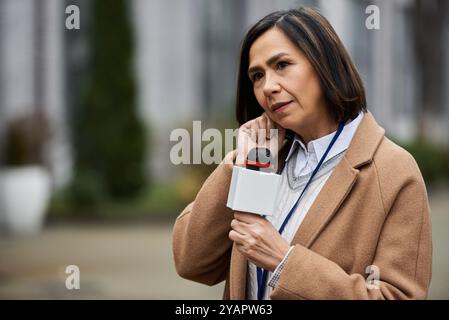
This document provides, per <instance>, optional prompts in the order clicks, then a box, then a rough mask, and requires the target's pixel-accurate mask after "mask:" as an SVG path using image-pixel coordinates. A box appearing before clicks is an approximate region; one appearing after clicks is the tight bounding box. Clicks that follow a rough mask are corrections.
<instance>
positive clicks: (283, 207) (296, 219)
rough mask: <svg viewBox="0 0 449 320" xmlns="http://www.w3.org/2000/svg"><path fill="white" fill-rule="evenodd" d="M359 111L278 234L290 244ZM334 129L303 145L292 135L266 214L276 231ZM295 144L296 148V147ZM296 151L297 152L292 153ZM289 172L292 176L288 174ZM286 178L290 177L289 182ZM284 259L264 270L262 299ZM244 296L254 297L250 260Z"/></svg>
mask: <svg viewBox="0 0 449 320" xmlns="http://www.w3.org/2000/svg"><path fill="white" fill-rule="evenodd" d="M363 116H364V114H363V112H360V113H359V115H358V116H357V117H356V118H355V119H354V120H352V121H351V122H350V123H348V124H347V125H345V127H344V129H343V131H342V132H341V134H340V136H339V137H338V139H337V140H336V141H335V144H334V146H333V147H332V149H331V150H330V151H329V153H328V154H327V156H326V159H325V160H324V161H323V165H322V166H321V168H320V170H319V171H318V173H317V175H316V177H315V178H314V179H313V181H312V182H311V184H310V186H309V188H308V189H307V191H306V192H305V193H304V195H303V197H302V198H301V201H300V202H299V203H298V206H297V208H296V211H295V212H294V214H293V215H292V217H291V219H290V220H289V221H288V223H287V225H286V227H285V229H284V232H283V233H282V237H283V238H284V239H285V240H286V241H287V242H288V243H291V241H292V240H293V237H294V235H295V233H296V231H297V230H298V228H299V226H300V225H301V223H302V221H303V220H304V218H305V216H306V214H307V212H308V211H309V209H310V207H311V206H312V204H313V202H314V201H315V199H316V197H317V196H318V194H319V192H320V191H321V189H322V187H323V186H324V184H325V183H326V181H327V179H328V178H329V177H330V175H331V174H332V172H333V170H334V168H335V167H336V166H337V165H338V163H339V161H340V160H341V159H342V157H343V155H344V152H345V151H346V149H347V148H348V147H349V145H350V143H351V140H352V138H353V136H354V134H355V132H356V130H357V128H358V126H359V124H360V122H361V121H362V119H363ZM334 134H335V132H333V133H330V134H328V135H326V136H324V137H321V138H318V139H316V140H313V141H310V142H309V143H308V144H307V148H306V147H305V145H304V143H303V142H302V141H301V140H300V139H299V137H297V136H296V137H295V140H294V142H293V143H292V146H291V148H290V151H289V153H288V156H287V158H286V159H285V162H286V164H285V167H284V170H283V171H282V174H281V185H280V190H279V193H278V194H279V196H278V199H277V205H276V208H275V212H274V215H273V216H267V219H268V220H269V221H270V222H271V223H272V224H273V226H274V227H275V228H276V229H277V230H279V228H280V226H281V225H282V222H283V221H284V219H285V217H286V216H287V214H288V211H289V210H290V208H292V207H293V205H294V203H295V202H296V200H297V199H298V196H299V194H300V193H301V191H302V189H303V188H304V186H305V184H306V182H307V180H308V179H309V176H310V174H311V173H312V172H313V170H314V169H315V167H316V165H317V164H318V162H319V160H320V159H321V157H322V156H323V155H324V153H325V152H326V149H327V147H328V146H329V143H330V142H331V140H332V138H333V136H334ZM298 146H299V148H298ZM295 152H297V153H295ZM294 159H296V163H294V164H292V163H290V164H289V163H288V161H289V160H294ZM292 167H293V168H292ZM291 175H293V178H292V177H291ZM289 180H294V181H293V182H292V181H289ZM290 252H291V250H289V252H288V253H287V255H286V257H285V258H284V260H283V261H282V262H281V263H280V264H279V266H278V268H276V270H275V271H274V272H273V273H271V272H269V273H268V277H267V279H268V281H267V287H266V289H265V295H264V299H269V297H270V294H271V292H272V290H273V287H274V286H275V285H276V283H277V281H278V280H279V277H280V273H281V272H282V267H283V265H284V264H285V260H286V259H288V254H289V253H290ZM247 277H248V279H247V299H250V300H256V299H257V271H256V265H255V264H253V263H252V262H248V275H247Z"/></svg>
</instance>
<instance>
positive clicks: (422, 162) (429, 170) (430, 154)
mask: <svg viewBox="0 0 449 320" xmlns="http://www.w3.org/2000/svg"><path fill="white" fill-rule="evenodd" d="M395 142H396V143H397V144H399V145H401V146H402V147H403V148H404V149H406V150H407V151H408V152H410V154H411V155H412V156H413V157H414V158H415V160H416V162H417V163H418V166H419V169H420V170H421V173H422V175H423V178H424V181H425V182H426V184H427V185H428V186H437V185H445V186H449V148H448V147H447V146H442V145H437V144H435V143H432V142H430V141H428V140H424V139H418V140H415V141H412V142H400V141H397V140H396V141H395Z"/></svg>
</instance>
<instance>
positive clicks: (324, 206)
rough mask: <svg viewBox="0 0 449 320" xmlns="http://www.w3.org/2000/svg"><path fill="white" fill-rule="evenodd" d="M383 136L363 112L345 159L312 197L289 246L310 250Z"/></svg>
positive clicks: (369, 115)
mask: <svg viewBox="0 0 449 320" xmlns="http://www.w3.org/2000/svg"><path fill="white" fill-rule="evenodd" d="M383 136H384V129H383V128H381V127H379V125H378V124H377V123H376V121H375V120H374V117H373V116H372V114H371V113H370V112H368V113H366V114H365V115H364V117H363V120H362V122H361V123H360V125H359V127H358V128H357V131H356V132H355V134H354V137H353V139H352V141H351V144H350V145H349V147H348V150H347V152H346V154H345V156H344V157H343V159H342V160H341V161H340V163H339V164H338V165H337V167H336V168H335V170H334V172H333V173H332V174H331V176H330V177H329V179H328V180H327V182H326V183H325V184H324V186H323V188H322V189H321V191H320V193H319V194H318V196H317V197H316V199H315V201H314V202H313V204H312V206H311V207H310V209H309V211H308V212H307V215H306V217H305V218H304V221H303V222H302V223H301V225H300V227H299V228H298V230H297V232H296V234H295V236H294V237H293V240H292V244H301V245H303V246H305V247H306V248H310V246H311V245H312V244H313V242H314V241H315V240H316V238H317V237H318V236H319V234H320V233H321V231H322V230H323V229H324V228H325V227H326V225H327V224H328V223H329V221H331V219H332V217H333V216H334V215H335V213H336V212H337V211H338V209H339V208H340V206H341V204H342V203H343V201H344V200H345V199H346V197H347V196H348V194H349V193H350V192H351V190H352V187H353V186H354V184H355V182H356V180H357V177H358V174H359V172H360V170H359V169H358V168H360V167H361V166H362V165H364V164H367V163H370V162H371V161H372V159H373V157H374V153H375V151H376V150H377V147H378V145H379V143H380V141H381V140H382V138H383Z"/></svg>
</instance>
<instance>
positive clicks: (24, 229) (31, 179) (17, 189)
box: [0, 166, 51, 235]
mask: <svg viewBox="0 0 449 320" xmlns="http://www.w3.org/2000/svg"><path fill="white" fill-rule="evenodd" d="M50 192H51V181H50V175H49V173H48V171H47V170H45V168H43V167H40V166H29V167H17V168H11V169H8V168H7V169H4V170H2V171H0V227H1V230H2V231H1V232H2V233H4V232H7V233H8V234H12V235H17V234H33V233H36V232H38V231H39V230H40V229H41V227H42V224H43V220H44V215H45V212H46V210H47V207H48V201H49V199H50Z"/></svg>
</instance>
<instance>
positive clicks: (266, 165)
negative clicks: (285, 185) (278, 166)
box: [245, 159, 273, 168]
mask: <svg viewBox="0 0 449 320" xmlns="http://www.w3.org/2000/svg"><path fill="white" fill-rule="evenodd" d="M245 164H249V165H250V166H256V167H260V168H272V167H273V166H272V165H271V164H269V163H263V162H257V161H251V160H248V159H246V160H245Z"/></svg>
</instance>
